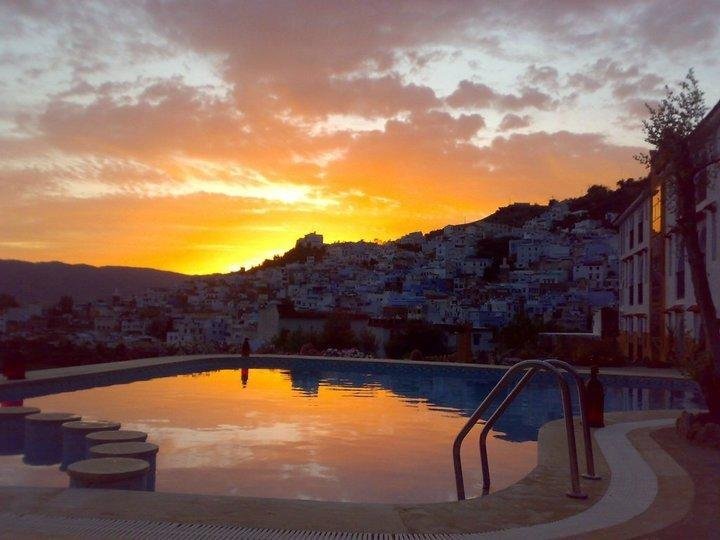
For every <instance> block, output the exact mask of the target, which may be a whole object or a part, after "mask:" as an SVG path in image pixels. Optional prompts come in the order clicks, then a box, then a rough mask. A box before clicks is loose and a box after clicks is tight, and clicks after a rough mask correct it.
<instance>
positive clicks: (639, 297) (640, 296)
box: [637, 283, 643, 304]
mask: <svg viewBox="0 0 720 540" xmlns="http://www.w3.org/2000/svg"><path fill="white" fill-rule="evenodd" d="M637 300H638V304H642V303H643V286H642V283H638V284H637Z"/></svg>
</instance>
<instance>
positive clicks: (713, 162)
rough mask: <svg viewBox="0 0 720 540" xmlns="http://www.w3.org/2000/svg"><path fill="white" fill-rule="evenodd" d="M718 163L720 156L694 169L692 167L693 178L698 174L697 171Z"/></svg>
mask: <svg viewBox="0 0 720 540" xmlns="http://www.w3.org/2000/svg"><path fill="white" fill-rule="evenodd" d="M716 163H720V157H717V158H715V159H713V160H710V161H708V162H707V163H703V164H702V165H698V166H697V167H695V168H694V169H692V176H693V178H694V177H695V175H696V174H697V173H699V172H700V171H702V170H703V169H707V168H708V167H710V166H711V165H715V164H716Z"/></svg>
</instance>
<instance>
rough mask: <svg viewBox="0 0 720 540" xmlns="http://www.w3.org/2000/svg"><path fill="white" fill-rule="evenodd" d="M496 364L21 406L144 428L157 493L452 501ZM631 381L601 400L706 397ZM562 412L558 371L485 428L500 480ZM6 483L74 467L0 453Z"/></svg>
mask: <svg viewBox="0 0 720 540" xmlns="http://www.w3.org/2000/svg"><path fill="white" fill-rule="evenodd" d="M358 365H359V366H363V367H361V368H358V367H357V366H358ZM500 375H501V372H498V370H492V369H470V368H465V369H455V370H447V369H438V370H433V369H430V368H428V367H427V366H424V368H423V369H413V368H412V367H408V368H403V369H402V370H397V369H393V370H389V371H388V370H383V369H382V364H367V366H364V365H363V364H356V365H355V367H354V368H353V371H352V372H348V371H344V370H343V371H339V370H337V368H335V367H334V366H333V365H332V364H328V366H327V369H316V368H313V367H308V366H307V365H303V366H301V367H288V368H256V367H250V368H245V369H243V368H229V369H217V370H208V371H202V372H198V373H193V374H185V375H175V376H163V377H159V378H155V379H151V380H143V381H136V382H130V383H124V384H115V385H111V386H104V387H97V388H88V389H84V390H77V391H70V392H63V393H58V394H53V395H46V396H42V397H30V398H27V399H25V400H24V404H25V405H28V406H34V407H39V408H40V409H42V410H43V411H45V412H51V411H68V412H74V413H77V414H80V415H82V416H83V419H86V420H90V419H107V420H114V421H117V422H121V423H122V425H123V429H132V430H141V431H145V432H147V433H148V434H149V437H148V441H149V442H153V443H155V444H158V445H159V447H160V453H159V455H158V474H157V491H165V492H186V493H206V494H215V495H240V496H254V497H279V498H296V499H317V500H332V501H356V502H404V503H405V502H433V501H450V500H455V499H456V496H455V484H454V474H453V465H452V454H451V447H452V442H453V439H454V437H455V436H456V434H457V432H458V431H459V430H460V428H461V427H462V426H463V424H464V423H465V422H466V420H467V417H468V416H469V415H470V414H471V413H472V411H473V410H474V409H475V407H477V405H478V404H479V403H480V401H481V400H482V398H483V397H484V396H485V395H486V394H487V393H488V392H489V391H490V389H491V388H492V386H493V385H494V383H495V382H496V381H497V380H498V378H499V376H500ZM627 379H628V378H623V379H622V380H619V381H618V382H616V383H613V384H607V385H606V409H607V410H631V409H648V408H655V409H656V408H681V407H695V406H698V404H699V403H700V397H699V395H698V393H697V392H696V391H695V390H694V389H693V388H691V387H688V388H683V389H677V388H676V389H672V388H666V387H663V386H662V385H659V384H657V383H652V384H651V383H647V382H642V383H641V382H638V383H637V384H630V383H628V382H627ZM645 381H647V380H645ZM573 390H574V389H573ZM561 415H562V412H561V406H560V401H559V399H558V390H557V386H556V384H555V383H554V382H553V381H552V380H551V379H548V378H539V379H538V380H536V381H533V383H531V385H529V386H528V388H527V389H526V390H525V391H524V392H523V393H522V394H521V395H520V396H519V397H518V399H517V401H516V403H515V404H513V405H512V406H511V407H510V408H509V409H508V410H507V411H506V413H505V415H504V416H503V417H502V418H501V420H500V421H499V422H498V423H497V425H496V427H495V430H494V431H493V432H492V433H491V436H490V437H489V439H488V449H489V455H490V465H491V470H492V473H493V477H492V479H493V486H492V487H493V489H494V490H497V489H500V488H503V487H506V486H508V485H510V484H512V483H514V482H516V481H518V480H519V479H521V478H522V477H523V476H525V475H526V474H527V473H528V472H530V471H531V470H532V469H533V467H534V466H535V464H536V452H537V443H536V440H537V432H538V429H539V427H540V426H541V425H542V424H544V423H545V422H547V421H549V420H552V419H555V418H559V417H561ZM478 434H479V430H477V428H476V431H474V432H473V433H471V434H470V436H469V437H468V438H467V440H466V443H465V444H464V446H463V465H464V473H465V482H466V490H467V492H468V495H469V496H475V495H479V494H480V493H481V476H480V467H479V459H478V448H477V435H478ZM0 483H2V484H4V485H35V486H66V485H67V477H66V475H65V474H64V473H62V472H60V471H59V470H58V468H57V466H37V467H34V466H30V465H26V464H24V463H23V462H22V456H19V455H16V456H0Z"/></svg>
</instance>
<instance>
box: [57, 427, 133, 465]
mask: <svg viewBox="0 0 720 540" xmlns="http://www.w3.org/2000/svg"><path fill="white" fill-rule="evenodd" d="M117 429H120V424H119V423H117V422H109V421H107V420H98V421H94V422H88V421H75V422H65V423H64V424H63V425H62V439H63V449H62V463H61V464H60V468H61V469H65V468H66V467H67V466H68V465H70V464H71V463H74V462H76V461H80V460H81V459H85V437H86V436H87V434H88V433H93V432H94V431H110V430H117Z"/></svg>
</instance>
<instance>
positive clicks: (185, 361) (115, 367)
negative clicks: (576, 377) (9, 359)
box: [0, 354, 691, 389]
mask: <svg viewBox="0 0 720 540" xmlns="http://www.w3.org/2000/svg"><path fill="white" fill-rule="evenodd" d="M248 358H249V360H253V359H255V360H279V361H285V362H292V361H303V362H307V361H326V362H327V361H333V362H349V363H366V364H367V363H372V364H395V365H403V364H404V365H411V366H416V367H417V366H429V367H431V366H435V367H446V368H474V369H496V370H503V371H504V370H507V369H509V368H510V367H511V366H506V365H498V364H476V363H472V364H470V363H461V362H430V361H427V360H419V361H418V360H395V359H390V358H347V357H337V356H301V355H277V354H253V355H250V357H248ZM233 359H234V360H242V359H244V357H243V356H242V355H239V354H194V355H180V356H159V357H150V358H139V359H135V360H123V361H120V362H104V363H99V364H84V365H79V366H68V367H61V368H49V369H39V370H31V371H28V372H27V374H26V378H25V379H20V380H7V379H5V377H3V376H2V375H0V389H3V388H18V387H22V386H27V385H31V384H33V383H37V382H42V381H55V380H59V379H71V378H76V377H82V376H87V375H96V374H108V373H123V372H133V371H139V370H143V369H146V368H158V367H171V366H180V365H191V364H194V363H201V362H211V361H213V360H218V361H219V360H233ZM575 369H576V370H577V371H578V372H579V373H581V374H589V373H590V368H589V367H582V366H576V368H575ZM601 373H602V375H609V376H632V377H650V378H658V379H671V380H682V381H690V380H691V379H690V378H689V377H687V376H686V375H684V374H682V373H680V372H679V371H678V370H677V369H675V368H662V369H661V368H644V367H634V366H629V367H606V368H602V369H601Z"/></svg>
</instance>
